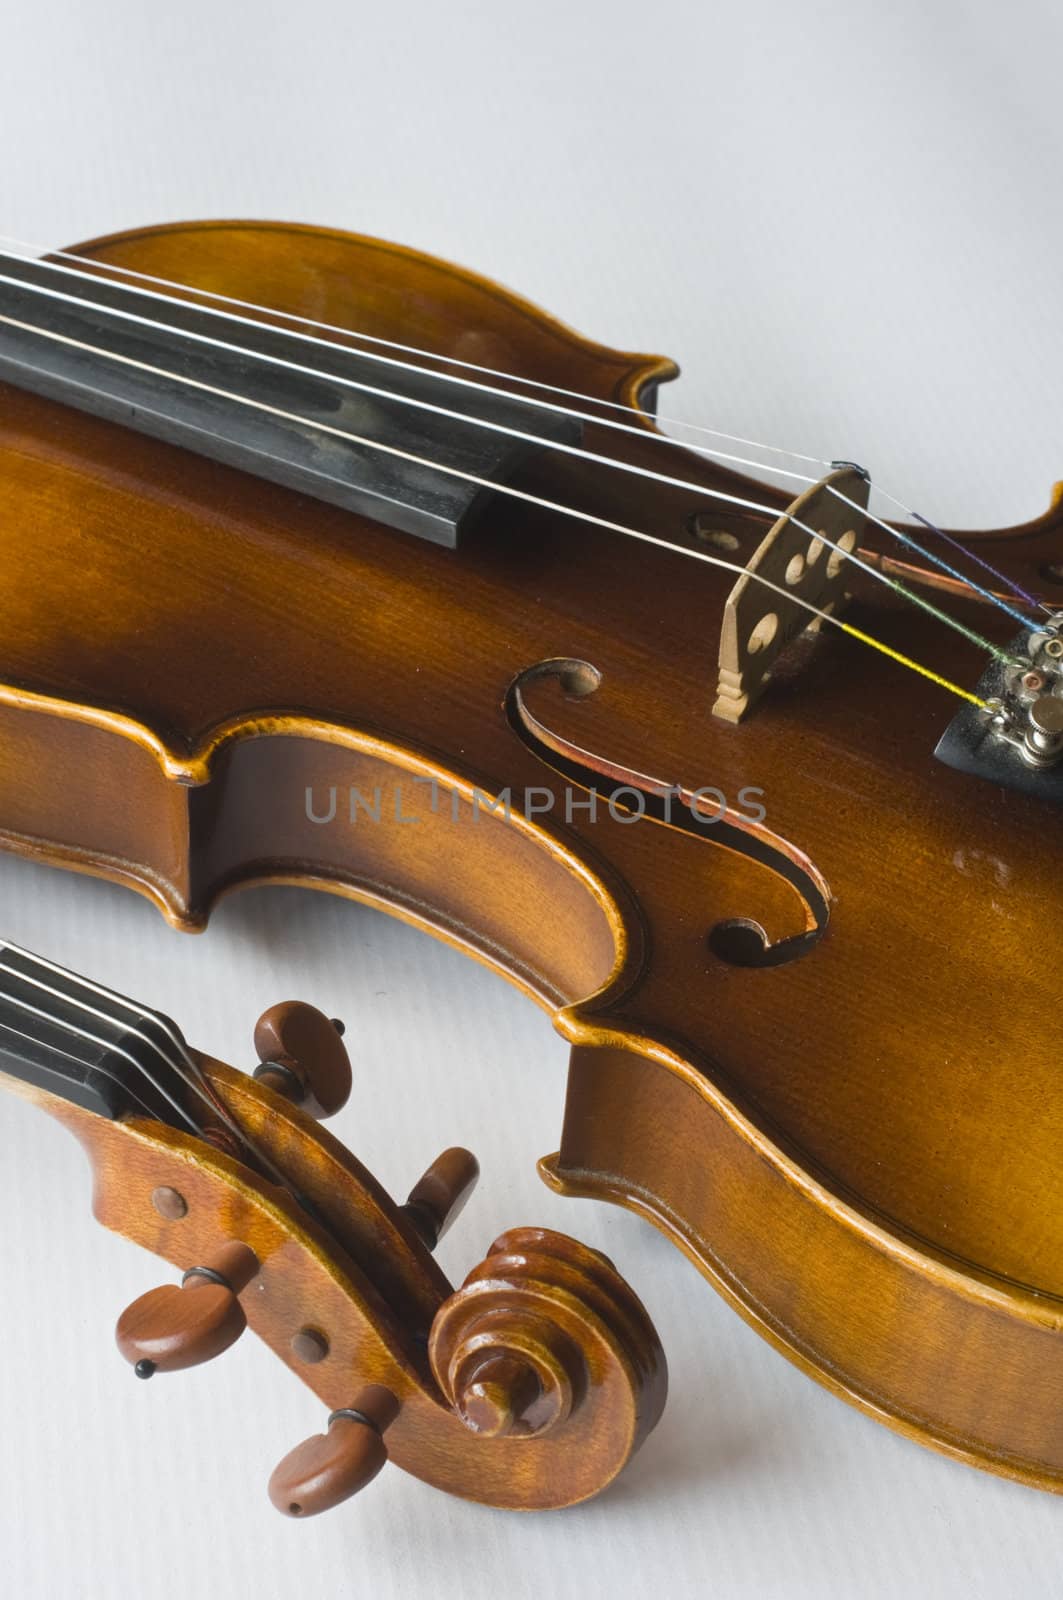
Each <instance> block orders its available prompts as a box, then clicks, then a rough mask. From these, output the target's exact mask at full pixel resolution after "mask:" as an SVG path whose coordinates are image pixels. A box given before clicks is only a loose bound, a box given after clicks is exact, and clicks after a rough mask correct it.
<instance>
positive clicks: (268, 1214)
mask: <svg viewBox="0 0 1063 1600" xmlns="http://www.w3.org/2000/svg"><path fill="white" fill-rule="evenodd" d="M198 1059H199V1064H200V1066H201V1068H202V1070H203V1072H204V1073H205V1075H206V1077H207V1079H208V1081H209V1083H210V1085H211V1087H212V1089H213V1090H214V1092H215V1093H216V1094H217V1095H218V1096H219V1097H220V1098H221V1099H222V1100H223V1102H224V1103H225V1104H226V1105H227V1106H228V1108H229V1110H230V1111H231V1112H232V1113H234V1114H235V1115H236V1116H237V1117H238V1119H239V1121H240V1123H241V1126H242V1127H243V1128H244V1129H245V1130H246V1131H247V1133H248V1134H249V1135H252V1136H253V1140H254V1146H255V1149H256V1150H257V1151H258V1152H259V1153H260V1154H261V1155H263V1156H265V1157H266V1158H267V1159H269V1160H271V1161H272V1162H274V1163H275V1164H276V1165H277V1166H278V1167H279V1168H280V1169H281V1170H282V1171H283V1172H284V1173H285V1175H286V1176H288V1177H289V1179H290V1180H291V1181H292V1183H293V1186H297V1187H298V1189H299V1191H300V1193H301V1194H302V1196H303V1197H304V1199H305V1200H306V1201H307V1202H308V1203H309V1204H310V1205H311V1206H312V1207H313V1208H314V1210H315V1212H316V1214H317V1216H318V1217H319V1218H320V1219H321V1221H320V1222H316V1221H314V1220H313V1218H311V1217H310V1216H309V1215H308V1213H307V1211H306V1210H305V1209H304V1208H303V1207H302V1206H301V1205H300V1204H299V1203H297V1202H296V1200H295V1199H294V1198H293V1197H292V1196H291V1195H290V1194H288V1193H286V1192H285V1190H284V1189H282V1188H280V1187H278V1186H277V1184H276V1183H274V1182H273V1181H271V1180H267V1179H264V1178H260V1177H258V1176H257V1175H256V1174H255V1173H254V1172H253V1171H251V1170H250V1169H249V1168H248V1167H246V1166H244V1165H243V1164H242V1163H240V1162H237V1161H235V1160H234V1159H233V1158H232V1157H230V1156H228V1155H226V1154H225V1153H224V1152H222V1151H220V1150H216V1149H214V1148H213V1147H212V1146H211V1145H210V1144H208V1143H205V1142H204V1141H202V1140H200V1139H197V1138H195V1137H194V1136H192V1135H188V1134H185V1133H181V1132H178V1131H176V1130H174V1129H171V1128H167V1127H164V1126H162V1125H161V1124H158V1123H154V1122H150V1121H147V1120H146V1119H144V1120H142V1119H137V1118H131V1119H128V1120H126V1121H121V1122H112V1121H109V1120H107V1119H105V1118H102V1117H98V1116H94V1115H93V1114H92V1113H90V1112H88V1111H85V1110H83V1109H82V1108H81V1107H78V1106H75V1105H72V1104H70V1103H69V1102H66V1101H63V1100H60V1099H57V1098H56V1097H55V1096H52V1095H50V1094H48V1093H46V1092H45V1091H43V1090H39V1089H36V1088H31V1087H29V1086H28V1085H25V1084H22V1083H19V1082H16V1081H15V1080H11V1079H4V1080H3V1081H4V1083H5V1086H6V1087H8V1088H11V1089H13V1090H14V1092H15V1093H18V1094H20V1095H22V1096H23V1097H24V1098H26V1099H29V1100H30V1101H32V1102H34V1103H35V1104H37V1105H38V1106H40V1107H41V1109H42V1110H44V1111H46V1112H48V1113H49V1114H50V1115H51V1116H54V1117H55V1118H56V1119H57V1120H58V1121H59V1122H61V1123H63V1124H64V1125H65V1126H66V1127H67V1128H69V1130H70V1131H71V1132H72V1133H73V1134H74V1135H75V1137H76V1138H77V1139H78V1140H79V1141H80V1142H81V1144H82V1145H83V1146H84V1148H85V1151H86V1153H87V1155H88V1157H89V1160H90V1163H91V1165H92V1170H93V1180H94V1183H93V1209H94V1212H95V1215H96V1217H97V1220H98V1221H100V1222H101V1223H103V1224H104V1225H105V1226H106V1227H109V1228H112V1229H114V1230H115V1231H116V1232H118V1233H121V1234H122V1235H124V1236H125V1237H126V1238H129V1239H132V1240H134V1241H135V1242H136V1243H138V1244H141V1245H143V1246H144V1247H145V1248H147V1249H148V1250H151V1251H152V1252H153V1253H154V1254H156V1255H158V1256H162V1257H163V1258H164V1259H166V1260H168V1261H171V1262H173V1264H174V1265H175V1266H176V1267H178V1268H180V1269H182V1270H183V1271H184V1272H186V1273H187V1272H188V1270H189V1268H195V1267H207V1268H213V1269H216V1270H218V1271H220V1273H221V1274H222V1275H223V1277H224V1278H225V1279H226V1282H227V1284H228V1285H229V1287H225V1286H222V1285H219V1284H217V1283H215V1282H211V1281H203V1282H202V1283H201V1284H198V1285H197V1284H194V1283H193V1280H192V1279H191V1278H189V1279H188V1281H187V1282H186V1284H185V1286H184V1287H178V1286H177V1285H176V1284H170V1285H165V1286H162V1287H160V1288H158V1289H155V1290H151V1291H149V1292H148V1293H147V1294H146V1295H144V1296H142V1297H141V1298H140V1299H139V1300H137V1301H136V1302H134V1304H133V1305H132V1306H131V1307H129V1308H128V1310H127V1312H126V1313H125V1314H124V1315H123V1316H122V1317H121V1318H120V1319H119V1324H118V1343H119V1348H120V1349H121V1351H122V1353H123V1354H124V1355H125V1356H126V1357H127V1359H129V1360H130V1361H139V1360H143V1359H148V1360H150V1361H152V1363H153V1365H154V1366H156V1367H157V1370H158V1372H159V1374H160V1376H159V1378H158V1379H157V1380H156V1381H158V1382H166V1381H168V1380H167V1378H166V1376H165V1374H166V1373H168V1372H171V1371H173V1372H177V1371H180V1370H181V1369H182V1368H184V1367H187V1366H190V1365H193V1364H195V1363H197V1362H200V1361H204V1360H209V1359H212V1358H215V1357H221V1356H223V1352H224V1351H225V1350H226V1349H227V1347H228V1346H229V1345H230V1344H232V1343H233V1341H234V1340H235V1339H236V1338H237V1337H238V1336H239V1334H240V1333H241V1331H242V1329H243V1327H244V1326H245V1323H246V1325H247V1326H249V1327H250V1328H252V1329H253V1330H254V1331H255V1332H256V1333H257V1334H258V1335H259V1337H260V1338H262V1339H263V1340H264V1341H265V1342H266V1344H268V1345H269V1346H270V1348H271V1349H272V1351H273V1353H274V1354H275V1355H276V1356H278V1357H279V1358H280V1360H281V1361H282V1362H283V1363H284V1364H285V1365H286V1366H288V1367H290V1368H291V1370H292V1371H293V1372H294V1373H296V1374H297V1376H299V1377H300V1378H302V1380H303V1381H304V1382H305V1383H306V1384H307V1385H308V1386H309V1387H310V1388H311V1389H312V1390H313V1391H314V1393H315V1394H316V1395H318V1397H319V1398H320V1399H321V1401H322V1403H323V1405H324V1406H325V1408H326V1413H325V1415H327V1414H328V1412H331V1411H334V1410H339V1409H342V1408H349V1407H357V1405H358V1397H359V1395H360V1394H361V1393H363V1391H364V1390H365V1388H366V1386H367V1385H369V1386H380V1387H381V1388H383V1389H385V1390H387V1391H388V1392H389V1393H390V1394H392V1395H393V1396H394V1397H395V1400H396V1402H397V1407H396V1408H395V1411H394V1416H393V1419H391V1420H390V1421H389V1425H388V1429H387V1446H388V1454H389V1455H390V1457H391V1459H392V1460H394V1461H395V1462H396V1464H397V1465H398V1466H400V1467H402V1468H403V1470H405V1471H407V1472H410V1473H412V1474H413V1475H415V1476H416V1477H418V1478H421V1479H422V1480H424V1481H425V1482H427V1483H430V1484H432V1485H433V1486H434V1487H436V1488H439V1489H442V1490H445V1491H446V1492H448V1493H450V1494H455V1495H459V1496H461V1497H463V1498H466V1499H470V1500H478V1501H483V1502H485V1503H487V1504H488V1505H493V1506H498V1507H502V1508H506V1509H513V1510H543V1509H557V1508H559V1507H562V1506H567V1505H571V1504H573V1503H575V1502H578V1501H580V1500H584V1499H587V1498H588V1497H589V1496H591V1495H594V1494H597V1493H599V1492H600V1491H601V1490H602V1489H603V1488H605V1487H606V1486H607V1485H608V1484H609V1483H610V1482H612V1480H613V1479H614V1478H615V1477H616V1475H617V1474H618V1473H619V1472H620V1471H621V1470H622V1468H623V1467H624V1466H625V1465H626V1463H627V1461H628V1460H629V1459H630V1457H631V1455H632V1454H633V1453H634V1451H635V1450H637V1449H638V1447H639V1445H640V1444H641V1443H642V1441H643V1440H644V1439H645V1438H646V1436H647V1435H648V1434H649V1433H650V1432H651V1431H652V1429H653V1428H654V1426H655V1425H656V1423H657V1421H658V1420H659V1418H660V1415H661V1411H662V1409H663V1406H664V1403H665V1398H666V1395H667V1386H668V1379H667V1365H666V1362H665V1358H664V1354H663V1352H662V1350H661V1348H660V1344H659V1341H658V1340H657V1336H656V1334H655V1332H654V1329H653V1326H652V1324H651V1323H650V1320H649V1317H648V1316H647V1314H646V1312H645V1310H644V1309H643V1307H642V1305H641V1303H640V1302H639V1301H638V1300H637V1299H636V1297H635V1296H634V1294H633V1292H632V1291H631V1290H630V1289H628V1288H627V1286H626V1285H625V1284H624V1283H623V1281H622V1280H621V1279H620V1278H619V1277H618V1276H617V1274H616V1272H615V1269H613V1268H612V1267H611V1265H610V1264H609V1263H607V1262H606V1261H605V1258H604V1257H602V1256H600V1255H598V1253H597V1252H595V1251H593V1250H590V1249H587V1248H586V1247H584V1246H582V1245H578V1244H577V1243H576V1242H575V1241H573V1240H569V1239H566V1238H564V1237H563V1236H561V1235H555V1234H548V1233H545V1232H543V1231H542V1230H539V1229H534V1228H532V1229H517V1230H514V1231H513V1232H512V1233H511V1234H508V1235H504V1236H503V1237H502V1238H501V1239H499V1240H497V1241H495V1243H494V1244H493V1245H492V1246H491V1247H490V1249H489V1250H488V1252H487V1256H486V1259H485V1261H484V1262H483V1263H482V1265H481V1266H480V1267H479V1268H474V1269H473V1271H472V1272H471V1273H470V1275H469V1279H468V1284H467V1286H466V1287H462V1288H460V1289H458V1290H454V1289H453V1288H452V1286H451V1284H450V1283H449V1282H448V1280H447V1279H446V1277H445V1276H444V1275H443V1273H442V1272H441V1271H440V1269H439V1268H438V1266H437V1265H436V1264H435V1262H434V1261H433V1260H432V1258H431V1256H430V1255H429V1253H428V1251H427V1249H426V1248H425V1246H424V1244H423V1243H422V1241H421V1239H420V1237H419V1235H418V1234H417V1233H416V1231H415V1230H414V1229H413V1227H412V1225H410V1224H408V1223H407V1222H406V1219H405V1218H404V1217H403V1215H402V1212H401V1210H399V1209H398V1208H397V1207H396V1206H395V1205H394V1204H393V1203H392V1201H391V1200H390V1198H389V1197H388V1196H387V1195H386V1194H385V1193H384V1191H383V1190H382V1189H381V1187H380V1185H379V1184H377V1183H376V1182H375V1180H374V1179H372V1178H371V1177H370V1175H369V1174H368V1173H366V1171H365V1168H364V1167H362V1165H361V1164H360V1163H359V1162H358V1161H357V1160H356V1159H355V1158H354V1157H353V1156H351V1155H350V1154H349V1153H348V1152H347V1151H345V1150H344V1149H343V1147H342V1146H340V1145H339V1144H338V1143H337V1142H336V1141H335V1140H334V1139H332V1138H331V1136H330V1135H328V1134H327V1133H326V1132H325V1131H324V1130H323V1129H321V1128H319V1127H318V1126H317V1124H316V1123H315V1122H314V1121H313V1120H312V1119H311V1118H310V1117H309V1116H308V1115H307V1114H306V1113H305V1112H302V1111H301V1110H299V1109H298V1108H297V1107H294V1106H292V1105H290V1104H289V1103H288V1102H287V1101H286V1100H284V1099H283V1098H282V1097H280V1096H278V1095H275V1094H273V1093H272V1091H271V1090H270V1089H269V1088H268V1087H266V1086H264V1085H262V1084H258V1083H255V1082H254V1081H253V1080H251V1079H248V1078H246V1077H244V1075H243V1074H241V1073H238V1072H234V1071H233V1070H232V1068H229V1067H226V1066H224V1065H223V1064H222V1063H221V1062H216V1061H213V1060H211V1059H210V1058H209V1057H205V1056H203V1057H199V1058H198ZM160 1187H166V1188H169V1189H172V1190H174V1191H176V1192H177V1193H179V1194H180V1195H181V1197H182V1199H183V1200H184V1202H185V1209H184V1211H183V1212H182V1213H181V1214H180V1215H163V1214H162V1213H161V1212H160V1211H159V1209H158V1207H157V1206H156V1205H155V1204H154V1203H153V1200H152V1196H153V1195H154V1194H155V1193H156V1192H157V1190H158V1189H159V1188H160ZM484 1291H487V1293H488V1295H489V1296H490V1299H489V1301H485V1294H484ZM237 1294H238V1295H239V1299H238V1300H237V1299H236V1295H237ZM485 1304H486V1305H487V1309H488V1312H489V1318H488V1322H486V1323H485V1320H484V1309H485ZM308 1331H312V1332H313V1333H314V1334H315V1336H316V1337H315V1340H314V1341H313V1342H312V1346H311V1344H308V1342H307V1340H306V1338H305V1334H306V1333H307V1332H308ZM469 1338H473V1339H474V1340H475V1341H476V1342H477V1346H478V1355H479V1357H480V1358H481V1359H482V1358H483V1357H484V1356H487V1355H490V1354H493V1353H494V1354H503V1355H505V1354H508V1355H514V1356H518V1357H521V1358H525V1357H526V1358H527V1359H530V1360H532V1361H533V1362H534V1361H536V1359H537V1357H536V1351H537V1350H538V1349H540V1348H541V1349H542V1350H543V1351H544V1352H545V1353H546V1354H545V1355H544V1358H543V1362H542V1363H540V1365H541V1367H542V1370H543V1372H544V1374H545V1376H544V1385H543V1387H544V1389H545V1388H546V1377H548V1376H549V1373H550V1371H552V1370H553V1369H554V1368H560V1366H562V1365H563V1366H564V1368H565V1371H566V1373H568V1374H569V1376H568V1379H567V1381H568V1386H569V1387H568V1402H569V1403H568V1404H567V1405H566V1406H565V1407H564V1408H563V1409H561V1408H554V1410H553V1411H551V1412H550V1414H549V1415H548V1416H546V1417H545V1419H541V1420H542V1421H543V1423H544V1425H543V1426H541V1427H540V1428H539V1429H537V1430H535V1431H534V1434H533V1435H528V1436H524V1435H523V1434H521V1433H520V1431H519V1430H516V1431H514V1433H513V1434H512V1435H511V1436H510V1435H504V1434H503V1433H501V1432H500V1433H499V1434H498V1436H493V1435H491V1434H490V1433H488V1432H485V1431H482V1430H481V1431H477V1430H475V1429H474V1428H473V1427H471V1426H470V1424H469V1423H468V1422H467V1421H466V1420H465V1419H464V1417H463V1415H462V1413H461V1412H460V1411H459V1410H458V1409H457V1406H456V1402H457V1400H459V1399H460V1398H461V1395H462V1379H463V1377H464V1368H463V1366H462V1365H461V1361H462V1358H463V1353H464V1351H465V1348H466V1343H467V1341H468V1339H469ZM311 1348H312V1359H310V1360H308V1359H307V1353H308V1350H310V1349H311ZM557 1352H560V1355H558V1354H557ZM547 1358H549V1359H547ZM323 1421H324V1417H323ZM374 1459H375V1461H376V1466H377V1467H379V1466H380V1465H381V1464H382V1463H381V1462H380V1460H379V1458H378V1457H376V1458H374ZM348 1464H349V1463H348ZM361 1465H362V1466H363V1467H364V1466H365V1465H366V1463H365V1461H364V1460H362V1461H361ZM370 1475H372V1474H370ZM357 1476H358V1474H357V1473H355V1474H354V1479H357ZM365 1481H368V1479H367V1478H363V1479H362V1482H365ZM360 1486H361V1484H360V1483H359V1482H358V1481H353V1479H352V1480H351V1481H349V1482H348V1483H347V1486H346V1489H345V1492H344V1493H343V1494H337V1496H336V1498H335V1499H334V1500H332V1501H331V1502H330V1503H332V1504H335V1503H338V1500H339V1499H341V1498H345V1497H346V1494H347V1493H353V1492H355V1491H356V1490H357V1488H358V1487H360ZM307 1509H308V1510H309V1507H308V1508H307ZM316 1509H325V1506H324V1505H323V1504H322V1505H319V1506H317V1507H316Z"/></svg>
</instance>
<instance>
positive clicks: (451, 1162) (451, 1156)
mask: <svg viewBox="0 0 1063 1600" xmlns="http://www.w3.org/2000/svg"><path fill="white" fill-rule="evenodd" d="M479 1176H480V1163H479V1162H478V1161H477V1159H476V1157H475V1156H474V1155H473V1153H472V1151H471V1150H463V1149H462V1148H461V1146H460V1145H453V1146H452V1147H451V1148H450V1149H449V1150H444V1151H443V1154H442V1155H441V1156H437V1157H436V1159H435V1160H434V1161H433V1162H432V1165H431V1166H430V1167H429V1168H428V1170H427V1172H425V1173H424V1174H423V1175H422V1176H421V1177H420V1178H418V1180H417V1182H416V1183H415V1184H414V1186H413V1188H412V1189H411V1190H410V1194H409V1198H408V1200H407V1201H406V1203H405V1205H403V1206H401V1207H400V1208H399V1209H400V1210H401V1211H404V1212H405V1214H406V1216H407V1217H409V1219H410V1221H411V1222H412V1223H413V1225H414V1227H415V1228H416V1229H417V1232H418V1233H419V1234H420V1236H421V1238H422V1239H423V1240H424V1242H425V1244H426V1245H427V1246H428V1248H429V1250H434V1249H435V1247H436V1245H437V1244H438V1243H439V1241H440V1239H442V1237H443V1235H444V1234H445V1233H446V1231H447V1229H448V1228H449V1227H450V1224H451V1223H452V1222H453V1221H454V1219H455V1217H457V1215H458V1213H459V1212H460V1211H461V1209H462V1207H463V1206H464V1205H465V1202H466V1200H468V1198H469V1196H470V1195H471V1194H472V1191H473V1190H474V1189H475V1187H476V1180H477V1179H478V1178H479Z"/></svg>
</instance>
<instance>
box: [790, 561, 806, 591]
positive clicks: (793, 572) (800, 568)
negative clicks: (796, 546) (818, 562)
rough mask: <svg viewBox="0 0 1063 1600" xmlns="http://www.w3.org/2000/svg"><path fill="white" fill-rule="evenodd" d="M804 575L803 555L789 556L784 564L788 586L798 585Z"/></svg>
mask: <svg viewBox="0 0 1063 1600" xmlns="http://www.w3.org/2000/svg"><path fill="white" fill-rule="evenodd" d="M804 575H805V558H804V556H803V555H796V556H791V557H790V559H789V561H788V562H787V564H786V581H787V583H789V584H791V585H792V584H795V583H800V582H801V579H802V578H803V577H804Z"/></svg>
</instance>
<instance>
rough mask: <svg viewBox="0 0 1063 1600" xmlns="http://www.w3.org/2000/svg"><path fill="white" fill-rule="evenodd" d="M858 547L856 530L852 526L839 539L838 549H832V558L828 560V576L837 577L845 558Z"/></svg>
mask: <svg viewBox="0 0 1063 1600" xmlns="http://www.w3.org/2000/svg"><path fill="white" fill-rule="evenodd" d="M855 549H856V531H855V529H853V528H850V529H849V530H848V532H846V533H843V534H842V536H841V538H840V539H839V540H838V548H837V550H832V551H831V556H830V560H829V561H828V562H827V577H828V578H836V577H837V576H838V574H839V572H840V571H841V570H842V567H843V565H844V564H845V558H846V556H847V555H848V554H849V553H850V551H852V550H855Z"/></svg>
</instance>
